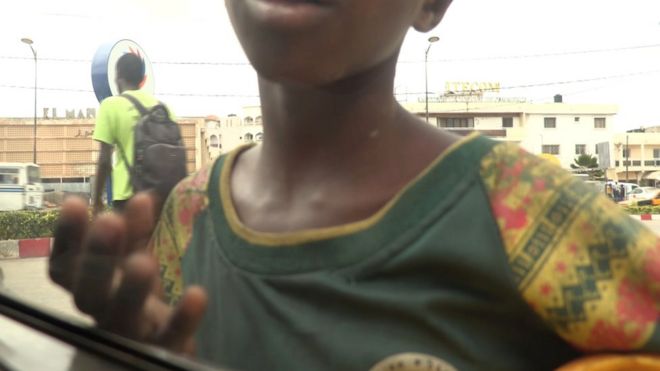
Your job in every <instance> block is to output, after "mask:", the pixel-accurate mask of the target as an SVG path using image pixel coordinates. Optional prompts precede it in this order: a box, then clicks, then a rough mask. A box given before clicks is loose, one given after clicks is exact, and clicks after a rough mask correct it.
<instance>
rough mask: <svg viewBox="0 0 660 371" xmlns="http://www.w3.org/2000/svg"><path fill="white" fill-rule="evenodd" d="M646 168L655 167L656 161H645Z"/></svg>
mask: <svg viewBox="0 0 660 371" xmlns="http://www.w3.org/2000/svg"><path fill="white" fill-rule="evenodd" d="M644 166H655V161H653V160H650V161H649V160H647V161H644Z"/></svg>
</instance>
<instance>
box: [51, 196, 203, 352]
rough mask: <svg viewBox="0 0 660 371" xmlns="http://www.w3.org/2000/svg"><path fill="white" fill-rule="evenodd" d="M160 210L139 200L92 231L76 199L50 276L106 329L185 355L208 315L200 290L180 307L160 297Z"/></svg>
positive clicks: (65, 210)
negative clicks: (154, 236)
mask: <svg viewBox="0 0 660 371" xmlns="http://www.w3.org/2000/svg"><path fill="white" fill-rule="evenodd" d="M154 210H156V205H155V203H154V201H153V199H152V198H151V197H149V196H148V195H137V196H135V197H134V198H133V199H132V200H131V201H130V202H129V204H128V205H127V208H126V212H125V214H124V215H123V216H119V215H115V214H104V215H101V216H99V217H98V218H97V219H96V220H95V221H94V222H93V223H91V224H90V222H89V221H88V220H89V219H88V215H87V206H86V205H85V203H84V201H82V200H79V199H69V200H67V202H65V204H64V205H63V206H62V213H61V217H60V221H59V223H58V226H57V229H56V231H55V243H54V245H53V252H52V254H51V257H50V266H49V273H50V277H51V278H52V279H53V281H55V282H56V283H57V284H59V285H61V286H62V287H64V288H65V289H67V290H69V291H70V292H71V293H73V296H74V299H75V303H76V305H77V306H78V308H79V309H80V310H81V311H82V312H84V313H87V314H89V315H91V316H92V317H94V319H95V320H96V322H97V324H98V326H99V327H101V328H103V329H106V330H108V331H112V332H114V333H118V334H120V335H122V336H126V337H129V338H131V339H135V340H139V341H147V342H150V343H154V344H158V345H162V346H164V347H166V348H168V349H170V350H173V351H176V352H183V353H191V352H192V351H193V341H192V339H193V335H194V333H195V331H196V329H197V326H198V324H199V322H200V320H201V319H202V315H203V313H204V310H205V308H206V294H205V293H204V291H203V290H202V289H200V288H190V289H188V290H187V291H186V293H185V294H184V296H183V297H182V299H181V301H180V302H179V304H178V306H177V307H176V308H172V307H170V306H168V305H167V304H165V303H164V302H163V301H162V300H161V299H160V298H159V295H158V291H159V285H158V265H157V263H156V261H155V259H154V258H153V257H152V256H151V255H150V254H149V252H148V251H147V243H148V241H149V239H150V237H151V233H152V231H153V229H154V225H155V211H154Z"/></svg>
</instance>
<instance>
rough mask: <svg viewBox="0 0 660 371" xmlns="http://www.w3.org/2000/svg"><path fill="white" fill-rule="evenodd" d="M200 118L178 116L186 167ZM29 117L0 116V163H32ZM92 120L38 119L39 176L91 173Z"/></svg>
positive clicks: (194, 157)
mask: <svg viewBox="0 0 660 371" xmlns="http://www.w3.org/2000/svg"><path fill="white" fill-rule="evenodd" d="M201 122H203V120H200V119H181V120H180V121H179V125H180V127H181V134H182V136H183V139H184V143H185V145H186V147H187V156H188V169H189V171H195V170H196V169H197V168H198V167H199V165H198V158H199V153H198V152H199V147H200V144H199V142H200V138H199V133H198V131H199V130H198V126H199V125H200V123H201ZM32 123H33V121H32V119H0V162H32V160H33V125H32ZM93 130H94V120H93V119H90V120H61V119H56V120H39V122H38V124H37V164H39V166H40V167H41V173H42V178H46V179H58V178H84V177H90V176H92V175H93V174H94V172H95V168H96V161H97V159H98V151H99V145H98V143H97V142H96V141H94V140H93V139H92V134H93Z"/></svg>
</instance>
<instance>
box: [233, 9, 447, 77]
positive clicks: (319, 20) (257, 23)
mask: <svg viewBox="0 0 660 371" xmlns="http://www.w3.org/2000/svg"><path fill="white" fill-rule="evenodd" d="M449 2H450V0H226V5H227V10H228V13H229V16H230V18H231V21H232V23H233V25H234V29H235V31H236V34H237V35H238V38H239V40H240V41H241V43H242V45H243V48H244V49H245V52H246V54H247V56H248V58H249V59H250V61H251V62H252V64H253V65H254V67H255V68H256V69H257V71H258V72H259V74H260V75H261V76H262V77H264V78H267V79H269V80H274V81H278V82H288V83H293V84H302V85H312V86H320V85H326V84H330V83H333V82H336V81H338V80H341V79H343V78H346V77H349V76H351V75H354V74H356V73H359V72H362V71H365V70H368V69H369V68H371V67H373V66H375V65H377V64H379V63H381V62H383V61H385V60H387V59H389V58H393V57H395V55H396V53H397V51H398V48H399V46H400V45H401V43H402V41H403V38H404V37H405V34H406V32H407V30H408V29H409V28H410V26H413V25H415V26H419V22H424V21H425V20H427V21H428V20H429V17H431V18H432V15H430V13H432V12H433V11H432V10H429V9H431V8H433V9H435V11H437V8H439V6H437V4H438V3H447V4H448V3H449ZM444 8H446V6H445V7H444ZM444 8H443V10H442V12H443V13H444ZM435 15H437V14H435ZM430 23H433V22H432V21H430V22H429V27H430V28H432V26H433V25H435V24H433V25H430ZM418 28H424V27H418Z"/></svg>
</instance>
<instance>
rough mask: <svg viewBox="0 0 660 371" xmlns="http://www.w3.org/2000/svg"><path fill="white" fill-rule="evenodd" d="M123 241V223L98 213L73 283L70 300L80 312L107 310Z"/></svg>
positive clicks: (93, 313) (94, 314) (101, 313)
mask: <svg viewBox="0 0 660 371" xmlns="http://www.w3.org/2000/svg"><path fill="white" fill-rule="evenodd" d="M125 240H126V226H125V223H124V220H123V218H121V217H119V216H117V215H114V214H104V215H101V216H100V217H99V218H98V219H97V220H96V222H94V224H93V225H92V227H91V231H90V233H89V235H88V237H87V239H86V241H85V243H84V247H83V251H82V252H81V254H80V262H79V264H78V269H77V271H76V273H75V276H74V282H73V295H74V299H75V302H76V305H77V306H78V308H79V309H80V310H81V311H82V312H84V313H87V314H90V315H92V316H94V317H100V316H102V315H103V313H104V312H105V311H106V310H107V307H108V300H109V298H110V292H111V290H112V286H113V280H114V277H115V274H116V272H117V266H118V264H119V262H120V261H121V259H122V258H121V257H122V255H123V250H124V244H125Z"/></svg>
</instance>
